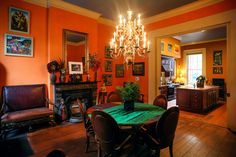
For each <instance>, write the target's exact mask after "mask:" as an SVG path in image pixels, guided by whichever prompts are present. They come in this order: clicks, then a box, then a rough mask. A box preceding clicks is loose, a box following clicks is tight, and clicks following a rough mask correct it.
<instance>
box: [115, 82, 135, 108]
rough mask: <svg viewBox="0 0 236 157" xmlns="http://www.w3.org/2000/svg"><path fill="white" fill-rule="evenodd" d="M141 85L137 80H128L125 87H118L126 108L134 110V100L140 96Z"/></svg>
mask: <svg viewBox="0 0 236 157" xmlns="http://www.w3.org/2000/svg"><path fill="white" fill-rule="evenodd" d="M139 89H140V88H139V85H138V84H137V83H135V82H127V83H125V85H124V87H117V90H118V91H120V94H121V97H122V100H123V101H124V109H125V110H128V111H129V110H131V111H132V110H134V102H135V101H136V100H137V99H138V98H139V96H140V93H139V91H140V90H139Z"/></svg>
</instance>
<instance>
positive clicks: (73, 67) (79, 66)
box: [68, 62, 83, 74]
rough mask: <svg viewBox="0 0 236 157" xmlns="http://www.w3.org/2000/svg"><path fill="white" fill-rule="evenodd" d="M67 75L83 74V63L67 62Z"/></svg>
mask: <svg viewBox="0 0 236 157" xmlns="http://www.w3.org/2000/svg"><path fill="white" fill-rule="evenodd" d="M68 65H69V74H83V62H69V64H68Z"/></svg>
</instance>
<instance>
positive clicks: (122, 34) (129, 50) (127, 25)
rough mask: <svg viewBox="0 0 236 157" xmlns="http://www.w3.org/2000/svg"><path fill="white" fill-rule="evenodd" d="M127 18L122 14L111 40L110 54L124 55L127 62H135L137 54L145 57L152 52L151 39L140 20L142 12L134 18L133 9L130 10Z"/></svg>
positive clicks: (113, 56) (114, 55) (112, 55)
mask: <svg viewBox="0 0 236 157" xmlns="http://www.w3.org/2000/svg"><path fill="white" fill-rule="evenodd" d="M127 13H128V17H127V20H126V19H125V18H122V16H121V15H120V23H119V25H117V26H116V31H115V32H114V36H113V38H112V39H111V42H110V55H111V57H112V58H118V57H120V56H121V55H123V57H124V61H125V63H126V64H128V65H129V64H131V63H133V62H134V59H135V55H136V54H138V55H139V56H142V57H144V56H145V54H146V53H148V52H150V49H149V41H147V38H146V32H144V26H143V25H142V24H141V22H140V14H139V15H138V16H137V18H135V19H132V11H128V12H127Z"/></svg>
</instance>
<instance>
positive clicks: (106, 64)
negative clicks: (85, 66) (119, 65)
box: [104, 60, 112, 72]
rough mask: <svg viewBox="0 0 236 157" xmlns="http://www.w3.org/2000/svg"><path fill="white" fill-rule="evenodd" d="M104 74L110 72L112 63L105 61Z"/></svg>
mask: <svg viewBox="0 0 236 157" xmlns="http://www.w3.org/2000/svg"><path fill="white" fill-rule="evenodd" d="M104 66H105V67H104V68H105V72H112V61H110V60H105V65H104Z"/></svg>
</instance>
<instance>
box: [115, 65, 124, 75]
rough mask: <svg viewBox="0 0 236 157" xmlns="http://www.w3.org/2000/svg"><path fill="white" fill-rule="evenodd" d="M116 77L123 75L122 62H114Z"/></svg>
mask: <svg viewBox="0 0 236 157" xmlns="http://www.w3.org/2000/svg"><path fill="white" fill-rule="evenodd" d="M116 77H124V64H116Z"/></svg>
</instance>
